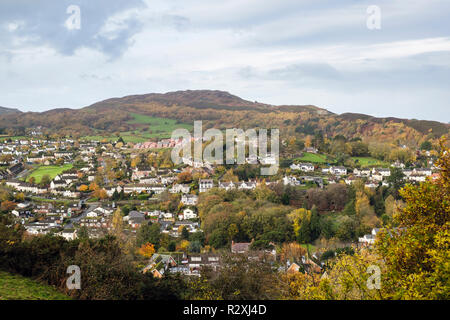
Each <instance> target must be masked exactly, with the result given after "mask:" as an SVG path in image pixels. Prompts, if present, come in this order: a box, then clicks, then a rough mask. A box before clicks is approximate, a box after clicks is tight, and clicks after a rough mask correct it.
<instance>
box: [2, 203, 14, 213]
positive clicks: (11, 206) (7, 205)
mask: <svg viewBox="0 0 450 320" xmlns="http://www.w3.org/2000/svg"><path fill="white" fill-rule="evenodd" d="M15 207H16V203H15V202H12V201H9V200H6V201H3V202H2V204H1V206H0V209H1V210H2V211H3V212H9V211H12V210H14V208H15Z"/></svg>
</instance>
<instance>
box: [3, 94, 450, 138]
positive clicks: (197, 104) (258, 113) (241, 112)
mask: <svg viewBox="0 0 450 320" xmlns="http://www.w3.org/2000/svg"><path fill="white" fill-rule="evenodd" d="M19 112H20V111H19ZM131 114H142V115H146V116H152V117H160V118H170V119H175V120H177V121H179V122H183V123H193V122H194V121H195V120H203V121H205V122H206V123H207V126H208V127H218V128H227V127H241V128H248V127H266V128H268V127H279V128H280V129H282V130H283V132H284V133H285V134H287V135H292V134H297V133H300V134H305V135H307V134H315V133H316V132H322V133H324V134H325V135H327V136H333V135H336V134H345V135H348V136H350V137H356V136H358V135H361V136H363V137H364V136H367V137H371V136H374V135H375V136H379V135H381V134H382V132H389V133H390V134H395V130H396V129H397V130H399V132H400V131H401V132H403V131H405V128H409V129H411V130H413V131H414V132H416V133H414V132H412V133H408V134H409V135H410V136H427V135H431V136H432V137H433V138H436V137H437V136H440V135H444V134H448V133H449V129H450V125H449V124H446V123H441V122H437V121H429V120H416V119H401V118H395V117H385V118H378V117H374V116H370V115H365V114H358V113H343V114H334V113H332V112H330V111H328V110H326V109H324V108H320V107H317V106H314V105H271V104H265V103H261V102H257V101H253V102H252V101H248V100H244V99H242V98H240V97H238V96H236V95H232V94H230V93H229V92H226V91H220V90H185V91H172V92H167V93H149V94H136V95H129V96H124V97H115V98H110V99H106V100H102V101H98V102H95V103H93V104H91V105H89V106H86V107H83V108H81V109H70V108H59V109H52V110H47V111H44V112H25V113H22V112H20V113H17V112H7V113H4V114H1V113H0V130H2V131H5V130H7V129H11V130H16V131H17V132H16V133H20V132H19V131H21V130H22V131H23V130H25V128H32V127H35V126H42V127H45V128H48V129H49V130H50V131H62V132H75V133H76V132H77V131H78V132H86V135H87V134H93V133H95V132H99V131H100V132H103V131H104V132H129V131H132V130H134V129H136V125H133V124H132V123H130V121H131V120H133V117H132V116H131ZM399 126H402V128H399ZM403 127H405V128H403ZM385 129H386V130H385ZM409 129H408V130H409ZM374 130H379V131H380V132H379V133H376V132H374ZM401 132H400V133H401ZM408 132H409V131H408ZM408 139H409V138H408Z"/></svg>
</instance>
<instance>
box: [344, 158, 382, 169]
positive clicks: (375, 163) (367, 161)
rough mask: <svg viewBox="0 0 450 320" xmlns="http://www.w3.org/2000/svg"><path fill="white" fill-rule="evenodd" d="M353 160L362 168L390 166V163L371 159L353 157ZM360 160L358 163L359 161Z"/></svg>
mask: <svg viewBox="0 0 450 320" xmlns="http://www.w3.org/2000/svg"><path fill="white" fill-rule="evenodd" d="M352 160H353V161H355V162H357V163H359V164H360V165H361V166H362V167H368V166H381V167H382V166H388V163H386V162H383V161H380V160H378V159H375V158H371V157H352ZM357 160H358V161H357Z"/></svg>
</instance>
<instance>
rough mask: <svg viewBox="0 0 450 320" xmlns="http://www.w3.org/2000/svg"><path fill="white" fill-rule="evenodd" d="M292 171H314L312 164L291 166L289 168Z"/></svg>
mask: <svg viewBox="0 0 450 320" xmlns="http://www.w3.org/2000/svg"><path fill="white" fill-rule="evenodd" d="M290 168H291V169H292V170H300V171H304V172H313V171H314V165H313V164H312V163H299V164H292V165H291V166H290Z"/></svg>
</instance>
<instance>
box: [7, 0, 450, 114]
mask: <svg viewBox="0 0 450 320" xmlns="http://www.w3.org/2000/svg"><path fill="white" fill-rule="evenodd" d="M71 5H75V6H78V7H79V8H80V20H79V21H80V25H79V27H80V28H78V25H77V21H78V20H77V16H76V10H75V11H70V12H69V13H67V9H68V7H69V6H71ZM371 5H376V6H377V7H378V8H379V9H380V12H381V23H380V24H381V29H369V28H368V27H367V20H368V19H369V22H373V21H375V20H373V19H372V18H373V16H372V13H373V12H374V11H370V13H368V12H367V9H368V7H369V6H371ZM370 25H372V26H373V25H374V24H370ZM186 89H214V90H224V91H228V92H230V93H232V94H235V95H238V96H240V97H242V98H244V99H248V100H252V101H253V100H257V101H259V102H264V103H270V104H314V105H317V106H320V107H323V108H326V109H328V110H330V111H332V112H335V113H344V112H358V113H366V114H371V115H374V116H397V117H402V118H417V119H430V120H438V121H442V122H449V121H450V105H449V101H450V1H448V0H420V1H419V0H395V1H394V0H371V1H365V0H362V1H361V0H339V1H337V0H310V1H307V0H264V1H262V0H123V1H122V0H68V1H66V0H1V1H0V106H4V107H15V108H19V109H21V110H23V111H43V110H48V109H52V108H62V107H69V108H80V107H84V106H87V105H90V104H92V103H94V102H97V101H99V100H103V99H107V98H112V97H120V96H126V95H131V94H143V93H152V92H168V91H175V90H186Z"/></svg>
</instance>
